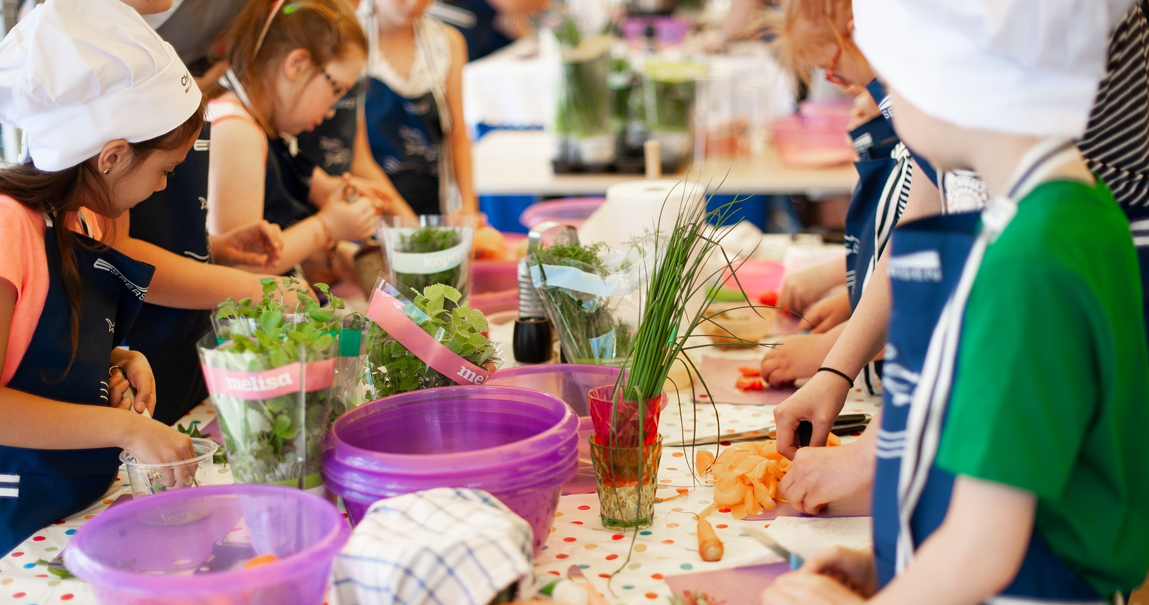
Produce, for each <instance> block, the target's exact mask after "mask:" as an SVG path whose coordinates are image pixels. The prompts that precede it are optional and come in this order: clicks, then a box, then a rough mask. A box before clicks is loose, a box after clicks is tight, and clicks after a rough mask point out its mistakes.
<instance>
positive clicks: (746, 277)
mask: <svg viewBox="0 0 1149 605" xmlns="http://www.w3.org/2000/svg"><path fill="white" fill-rule="evenodd" d="M734 265H735V266H736V267H737V274H738V281H737V282H736V281H735V280H734V277H733V276H732V275H730V269H727V270H726V273H725V275H724V276H723V279H724V280H725V281H724V282H723V285H724V286H725V287H726V288H729V289H731V290H737V289H738V285H739V284H741V285H742V289H743V290H745V291H746V295H747V296H749V297H750V300H751V301H752V302H757V300H758V297H760V296H762V294H764V293H766V292H770V291H773V292H781V290H782V278H783V277H785V275H786V267H785V266H783V265H782V263H780V262H776V261H771V260H755V259H750V260H747V261H746V262H743V263H742V264H740V265H739V264H738V262H735V263H734Z"/></svg>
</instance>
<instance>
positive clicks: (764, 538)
mask: <svg viewBox="0 0 1149 605" xmlns="http://www.w3.org/2000/svg"><path fill="white" fill-rule="evenodd" d="M743 531H745V532H746V533H747V535H749V536H750V537H751V538H753V539H754V540H755V541H757V542H758V543H759V544H761V545H763V546H765V547H766V548H769V549H770V550H772V551H774V554H776V555H778V556H779V557H782V559H783V560H784V561H787V562H788V563H790V569H798V568H799V567H801V566H802V557H799V556H798V555H797V554H795V553H793V552H790V550H788V549H787V548H786V547H785V546H782V545H781V544H779V543H778V542H777V541H776V540H774V538H771V537H770V536H769V535H767V534H766V532H764V531H761V530H759V529H756V528H753V527H747V528H743Z"/></svg>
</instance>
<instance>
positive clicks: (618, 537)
mask: <svg viewBox="0 0 1149 605" xmlns="http://www.w3.org/2000/svg"><path fill="white" fill-rule="evenodd" d="M625 537H626V536H625V535H623V534H615V535H613V536H611V537H610V539H611V540H621V539H623V538H625Z"/></svg>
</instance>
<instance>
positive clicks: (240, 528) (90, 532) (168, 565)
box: [64, 485, 351, 605]
mask: <svg viewBox="0 0 1149 605" xmlns="http://www.w3.org/2000/svg"><path fill="white" fill-rule="evenodd" d="M350 533H351V530H350V528H349V527H348V526H347V521H346V520H344V518H343V515H341V514H340V513H339V511H338V510H337V509H336V508H335V507H334V506H332V505H331V503H330V502H327V501H325V500H323V499H322V498H319V497H317V496H314V495H312V494H309V493H307V492H304V491H301V490H297V489H291V488H287V487H280V486H275V485H213V486H205V487H197V488H193V489H181V490H173V491H169V492H164V493H162V494H156V495H154V496H148V497H147V498H141V499H139V500H133V501H131V502H126V503H124V504H122V505H119V506H116V507H115V508H111V509H108V510H107V511H105V512H103V513H100V514H99V515H97V516H96V517H95V518H94V519H92V520H91V521H89V522H88V523H87V524H86V525H84V526H83V527H82V528H80V531H79V532H77V533H76V536H75V537H74V538H73V539H72V542H71V544H70V545H69V546H68V548H67V550H65V552H64V560H65V562H66V564H67V566H68V569H69V570H70V571H71V572H72V573H74V574H76V576H78V577H79V578H81V579H83V580H85V581H87V582H88V583H89V584H91V586H92V590H93V592H94V593H95V595H96V600H97V601H98V602H99V603H103V604H105V605H113V604H114V605H144V604H148V605H151V604H154V603H212V604H213V605H215V604H218V605H247V604H253V605H254V604H262V603H269V604H270V603H285V604H293V605H319V604H320V603H323V597H324V594H325V592H326V590H327V581H328V577H329V576H330V574H331V563H332V561H333V560H334V559H335V555H336V554H337V553H338V552H339V550H340V549H341V548H343V544H344V543H345V542H346V541H347V538H348V537H349V536H350ZM265 554H270V555H275V556H276V557H279V560H278V561H274V562H271V563H268V564H265V565H262V566H259V567H255V568H252V569H242V567H243V564H244V563H245V562H247V561H248V560H250V559H251V558H252V557H255V556H257V555H265Z"/></svg>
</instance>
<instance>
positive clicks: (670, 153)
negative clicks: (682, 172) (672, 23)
mask: <svg viewBox="0 0 1149 605" xmlns="http://www.w3.org/2000/svg"><path fill="white" fill-rule="evenodd" d="M644 75H645V77H644V78H643V97H644V101H645V102H644V103H643V108H644V110H645V113H646V129H647V133H648V136H649V137H650V138H653V139H656V140H657V141H658V142H659V143H660V149H661V150H662V151H661V154H662V158H661V159H662V163H663V164H668V165H672V166H678V165H679V164H681V163H682V162H683V161H685V160H686V159H687V158H688V157H690V149H691V142H692V141H693V140H694V136H693V120H692V119H691V117H692V116H693V114H694V97H695V81H696V80H697V79H698V78H699V77H701V76H703V75H705V67H704V66H702V65H700V64H698V63H692V62H688V61H648V62H647V64H646V67H645V74H644Z"/></svg>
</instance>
